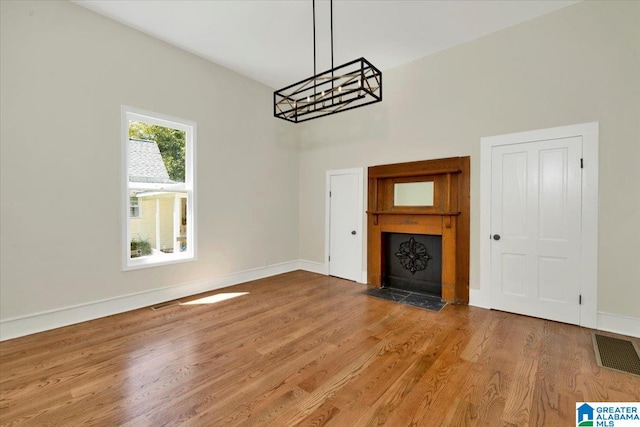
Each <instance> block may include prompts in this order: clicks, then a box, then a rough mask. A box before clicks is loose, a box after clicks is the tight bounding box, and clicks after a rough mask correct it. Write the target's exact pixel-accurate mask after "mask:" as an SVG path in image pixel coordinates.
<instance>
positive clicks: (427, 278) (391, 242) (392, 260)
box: [383, 233, 442, 296]
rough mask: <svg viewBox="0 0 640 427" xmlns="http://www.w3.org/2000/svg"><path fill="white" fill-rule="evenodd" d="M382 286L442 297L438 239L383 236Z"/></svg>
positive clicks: (401, 234)
mask: <svg viewBox="0 0 640 427" xmlns="http://www.w3.org/2000/svg"><path fill="white" fill-rule="evenodd" d="M383 240H384V242H383V251H384V273H383V275H384V277H383V285H384V286H388V287H393V288H399V289H405V290H408V291H412V292H422V293H428V294H433V295H437V296H441V295H442V236H435V235H424V234H404V233H383Z"/></svg>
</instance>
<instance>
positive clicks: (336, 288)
mask: <svg viewBox="0 0 640 427" xmlns="http://www.w3.org/2000/svg"><path fill="white" fill-rule="evenodd" d="M364 289H365V286H364V285H359V284H356V283H353V282H348V281H345V280H340V279H336V278H331V277H326V276H321V275H317V274H313V273H308V272H302V271H297V272H293V273H288V274H284V275H280V276H276V277H271V278H268V279H263V280H258V281H255V282H250V283H246V284H242V285H238V286H234V287H232V288H226V289H222V290H219V291H216V292H212V293H209V294H206V295H210V294H229V293H236V292H237V293H241V292H247V294H245V295H241V296H237V297H235V298H231V299H228V300H225V301H221V302H217V303H212V304H194V305H176V306H172V307H168V308H165V309H162V310H157V311H154V310H151V309H149V308H145V309H140V310H136V311H132V312H129V313H124V314H121V315H117V316H111V317H108V318H103V319H98V320H94V321H91V322H86V323H83V324H79V325H73V326H68V327H65V328H60V329H57V330H52V331H48V332H43V333H40V334H35V335H31V336H27V337H23V338H18V339H14V340H10V341H5V342H2V343H0V424H2V425H37V426H74V425H99V426H116V425H118V426H119V425H124V426H136V427H137V426H163V425H167V426H176V425H185V426H236V425H239V426H298V425H299V426H372V425H387V426H467V425H468V426H472V425H478V426H519V427H522V426H527V425H530V426H569V425H575V403H576V402H578V401H640V378H638V377H633V376H631V375H625V374H621V373H618V372H615V371H610V370H606V369H601V368H599V367H598V366H597V365H596V361H595V357H594V353H593V347H592V344H591V336H590V332H591V330H587V329H581V328H579V327H576V326H570V325H566V324H562V323H555V322H551V321H545V320H540V319H534V318H529V317H524V316H518V315H513V314H508V313H502V312H496V311H489V310H484V309H480V308H474V307H468V306H447V307H445V308H444V309H443V310H442V311H441V312H439V313H435V312H430V311H424V310H421V309H418V308H414V307H408V306H403V305H400V304H396V303H392V302H390V301H385V300H380V299H376V298H373V297H370V296H366V295H362V291H363V290H364ZM202 296H205V295H204V294H203V295H200V296H198V298H199V297H202ZM190 299H195V297H193V298H190ZM186 300H187V299H182V301H183V302H184V301H186ZM637 341H638V340H636V342H637Z"/></svg>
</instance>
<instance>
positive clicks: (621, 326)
mask: <svg viewBox="0 0 640 427" xmlns="http://www.w3.org/2000/svg"><path fill="white" fill-rule="evenodd" d="M598 330H601V331H608V332H614V333H616V334H621V335H628V336H631V337H636V338H640V318H638V317H629V316H622V315H620V314H611V313H605V312H602V311H599V312H598Z"/></svg>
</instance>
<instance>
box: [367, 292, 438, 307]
mask: <svg viewBox="0 0 640 427" xmlns="http://www.w3.org/2000/svg"><path fill="white" fill-rule="evenodd" d="M364 293H365V294H367V295H370V296H372V297H376V298H382V299H386V300H389V301H394V302H399V303H400V304H404V305H410V306H413V307H418V308H423V309H425V310H431V311H440V310H442V308H443V307H444V306H445V305H447V303H446V302H444V301H442V299H440V298H439V297H437V296H435V295H425V294H421V293H418V292H410V291H405V290H403V289H395V288H369V289H367V290H366V291H364Z"/></svg>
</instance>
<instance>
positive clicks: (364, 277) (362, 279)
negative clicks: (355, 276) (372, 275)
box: [358, 270, 367, 285]
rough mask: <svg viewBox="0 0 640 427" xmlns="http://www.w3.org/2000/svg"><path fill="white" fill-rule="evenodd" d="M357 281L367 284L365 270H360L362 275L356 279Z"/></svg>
mask: <svg viewBox="0 0 640 427" xmlns="http://www.w3.org/2000/svg"><path fill="white" fill-rule="evenodd" d="M358 283H364V284H365V285H366V284H367V270H362V276H360V280H358Z"/></svg>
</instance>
